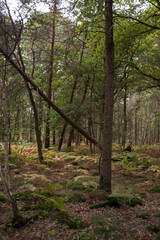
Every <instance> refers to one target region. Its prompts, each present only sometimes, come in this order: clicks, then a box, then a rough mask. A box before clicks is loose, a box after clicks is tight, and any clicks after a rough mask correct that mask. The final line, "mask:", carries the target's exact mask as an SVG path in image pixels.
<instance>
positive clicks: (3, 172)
mask: <svg viewBox="0 0 160 240" xmlns="http://www.w3.org/2000/svg"><path fill="white" fill-rule="evenodd" d="M0 89H2V108H3V119H4V164H5V166H4V170H3V169H2V163H1V159H0V176H1V178H2V182H3V184H4V187H5V190H6V192H7V195H8V197H9V199H10V201H11V205H12V210H13V215H14V219H16V218H18V216H19V214H18V207H17V203H16V200H15V198H14V195H13V194H12V192H11V183H10V178H9V161H8V145H9V140H8V112H7V99H6V98H7V96H6V89H5V84H4V83H3V82H2V80H1V81H0Z"/></svg>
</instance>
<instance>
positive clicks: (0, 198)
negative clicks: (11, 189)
mask: <svg viewBox="0 0 160 240" xmlns="http://www.w3.org/2000/svg"><path fill="white" fill-rule="evenodd" d="M8 201H9V199H8V197H7V196H6V195H5V194H4V193H0V202H3V203H5V202H8Z"/></svg>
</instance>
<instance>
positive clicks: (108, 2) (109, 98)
mask: <svg viewBox="0 0 160 240" xmlns="http://www.w3.org/2000/svg"><path fill="white" fill-rule="evenodd" d="M105 56H106V59H105V71H106V91H105V94H106V95H105V108H104V125H103V142H102V159H101V165H100V182H99V184H100V188H101V189H104V190H105V191H106V192H108V193H110V192H111V191H112V189H111V155H112V118H113V105H114V86H113V83H114V44H113V13H112V0H105Z"/></svg>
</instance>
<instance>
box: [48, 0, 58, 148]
mask: <svg viewBox="0 0 160 240" xmlns="http://www.w3.org/2000/svg"><path fill="white" fill-rule="evenodd" d="M56 7H57V0H54V7H53V21H52V36H51V42H50V61H49V79H48V98H49V99H50V100H51V93H52V79H53V56H54V41H55V18H56ZM49 121H50V105H49V104H48V110H47V119H46V135H45V148H49V147H50V126H49Z"/></svg>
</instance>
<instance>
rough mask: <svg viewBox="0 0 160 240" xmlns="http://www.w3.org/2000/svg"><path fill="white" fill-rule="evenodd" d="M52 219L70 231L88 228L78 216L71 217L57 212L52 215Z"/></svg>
mask: <svg viewBox="0 0 160 240" xmlns="http://www.w3.org/2000/svg"><path fill="white" fill-rule="evenodd" d="M51 219H52V220H53V221H58V222H59V223H62V224H64V225H66V226H68V227H69V228H70V229H82V228H85V227H86V226H87V224H86V223H85V222H82V221H81V219H80V218H78V217H77V216H69V215H68V213H67V212H58V211H56V212H54V213H53V214H52V215H51Z"/></svg>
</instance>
